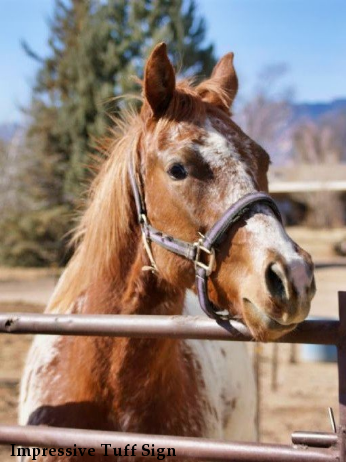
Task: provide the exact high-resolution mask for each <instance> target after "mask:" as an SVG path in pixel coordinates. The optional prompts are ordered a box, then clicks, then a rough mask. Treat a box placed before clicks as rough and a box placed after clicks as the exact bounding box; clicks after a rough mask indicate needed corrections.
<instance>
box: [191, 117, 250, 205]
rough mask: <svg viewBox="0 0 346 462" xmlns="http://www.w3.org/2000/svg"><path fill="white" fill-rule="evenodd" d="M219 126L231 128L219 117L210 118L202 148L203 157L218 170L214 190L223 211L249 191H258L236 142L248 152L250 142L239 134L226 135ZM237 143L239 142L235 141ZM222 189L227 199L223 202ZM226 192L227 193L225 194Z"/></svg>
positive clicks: (200, 148) (224, 128) (213, 198)
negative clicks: (221, 197)
mask: <svg viewBox="0 0 346 462" xmlns="http://www.w3.org/2000/svg"><path fill="white" fill-rule="evenodd" d="M215 126H219V127H220V129H222V131H223V132H224V133H227V128H226V127H224V126H223V124H222V122H220V121H219V120H218V119H215V120H213V121H211V120H210V119H207V120H206V123H205V126H204V128H205V131H206V132H207V136H206V139H205V140H204V143H203V145H202V146H198V151H199V153H200V154H201V156H202V158H203V160H204V161H205V162H206V163H207V164H208V165H209V167H210V168H211V170H212V171H213V172H216V181H215V186H214V188H213V190H212V191H211V195H212V196H213V197H212V200H214V201H215V206H216V207H218V208H220V210H221V211H222V210H226V209H227V208H228V207H230V206H231V205H232V204H234V202H236V201H237V200H238V199H240V198H241V197H242V196H244V195H245V194H248V193H250V192H254V191H255V185H254V181H253V179H252V177H251V175H250V174H249V172H248V166H247V165H246V163H245V160H244V159H243V158H242V157H241V154H240V153H239V152H238V150H237V149H236V144H237V145H241V146H242V150H243V151H244V152H247V153H249V149H250V147H249V143H247V142H246V140H245V139H244V140H243V139H241V138H240V137H239V136H238V135H237V134H236V133H229V132H228V133H227V135H223V134H222V133H220V132H219V131H218V130H217V129H216V128H215ZM235 142H236V143H235ZM220 190H222V192H223V196H224V201H222V202H220V197H219V196H220ZM225 192H226V194H224V193H225Z"/></svg>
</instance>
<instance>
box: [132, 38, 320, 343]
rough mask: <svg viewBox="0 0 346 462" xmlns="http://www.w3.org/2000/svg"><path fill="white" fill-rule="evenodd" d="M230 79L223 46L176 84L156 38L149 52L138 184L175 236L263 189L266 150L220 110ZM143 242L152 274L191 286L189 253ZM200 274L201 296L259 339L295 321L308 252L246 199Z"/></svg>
mask: <svg viewBox="0 0 346 462" xmlns="http://www.w3.org/2000/svg"><path fill="white" fill-rule="evenodd" d="M237 87H238V82H237V76H236V73H235V70H234V67H233V54H232V53H230V54H227V55H226V56H224V57H223V58H222V59H221V60H220V61H219V63H218V64H217V65H216V67H215V69H214V71H213V74H212V76H211V78H210V79H209V80H206V81H204V82H203V83H201V84H199V85H198V86H196V87H192V86H191V85H190V84H189V83H188V82H183V83H180V84H176V80H175V73H174V70H173V67H172V65H171V63H170V61H169V59H168V57H167V53H166V46H165V45H164V44H161V45H158V46H157V47H156V48H155V50H154V51H153V52H152V54H151V56H150V58H149V60H148V63H147V65H146V69H145V77H144V96H145V101H144V104H143V107H142V111H141V117H142V120H143V123H144V128H143V131H142V133H141V136H140V139H139V146H138V149H139V152H140V162H141V173H142V177H143V180H142V181H143V186H144V188H143V189H144V191H145V202H146V206H147V211H148V218H149V220H150V223H151V224H152V225H153V226H155V227H156V228H158V229H159V230H161V231H164V232H165V233H167V234H170V235H171V236H174V237H175V238H179V239H183V240H184V241H188V242H194V241H196V238H198V233H203V234H204V233H205V232H206V231H208V230H209V229H210V228H211V227H212V226H213V225H214V223H215V222H216V221H217V220H218V219H219V218H220V216H222V214H223V213H224V212H225V210H226V209H227V208H229V207H230V206H231V205H232V204H233V203H234V202H235V201H237V200H238V199H239V198H241V197H242V196H244V195H245V194H248V193H251V192H256V191H267V189H268V184H267V170H268V165H269V156H268V154H267V153H266V152H265V151H264V150H263V149H262V148H261V147H260V146H259V145H258V144H256V143H255V142H254V141H253V140H252V139H250V138H249V137H248V136H247V135H246V134H245V133H244V132H243V131H242V130H241V129H240V128H239V127H238V125H237V124H236V123H235V122H234V121H233V120H232V118H231V116H230V113H229V108H230V106H231V105H232V102H233V100H234V97H235V95H236V93H237ZM152 250H153V254H154V258H155V261H156V264H157V267H158V269H159V277H161V278H163V279H165V280H167V281H169V282H170V283H171V284H173V285H175V286H177V287H178V286H179V287H183V288H190V287H192V286H193V283H194V268H193V264H192V263H191V262H190V261H188V260H185V259H183V258H181V257H179V256H176V255H174V254H173V253H170V252H167V250H165V249H162V248H161V247H159V246H157V245H155V244H153V245H152ZM208 284H209V297H210V299H211V300H212V301H213V302H214V303H215V304H216V305H217V306H219V307H222V308H223V309H227V310H229V311H230V312H231V313H232V314H233V315H234V316H236V317H239V318H241V319H243V320H244V322H245V323H246V324H247V326H248V327H249V329H250V330H251V332H252V333H253V335H254V336H255V337H256V338H258V339H261V340H268V339H275V338H278V337H280V336H281V335H283V334H284V333H286V332H288V331H290V330H292V329H293V328H294V327H295V326H296V325H297V324H298V323H300V322H301V321H303V320H304V319H305V318H306V316H307V315H308V313H309V309H310V302H311V299H312V297H313V295H314V292H315V282H314V276H313V265H312V261H311V258H310V256H309V254H307V253H306V252H305V251H304V250H302V249H301V248H300V247H299V246H298V245H297V244H296V243H295V242H293V241H292V240H291V239H290V238H289V237H288V235H287V234H286V232H285V230H284V228H283V226H282V224H281V223H280V221H279V220H278V218H277V217H276V216H275V214H274V213H273V211H272V210H271V209H270V208H269V207H267V206H265V205H255V206H253V207H252V208H251V210H250V211H249V212H248V213H247V214H245V215H244V216H243V217H242V219H241V220H239V221H238V222H237V223H236V225H234V226H232V227H231V228H230V230H229V232H227V235H226V238H225V239H224V240H223V242H222V244H221V245H220V247H219V249H218V251H217V253H216V268H215V271H214V272H213V273H212V274H211V276H210V279H209V283H208Z"/></svg>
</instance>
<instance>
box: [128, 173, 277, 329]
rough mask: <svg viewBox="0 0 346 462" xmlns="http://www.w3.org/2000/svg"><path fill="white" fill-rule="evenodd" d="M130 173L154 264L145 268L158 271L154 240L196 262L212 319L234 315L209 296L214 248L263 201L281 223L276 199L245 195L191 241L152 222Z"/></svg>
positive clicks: (198, 283) (199, 289)
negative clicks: (176, 235)
mask: <svg viewBox="0 0 346 462" xmlns="http://www.w3.org/2000/svg"><path fill="white" fill-rule="evenodd" d="M129 176H130V182H131V187H132V192H133V196H134V199H135V203H136V209H137V214H138V221H139V224H140V226H141V230H142V237H143V242H144V246H145V249H146V251H147V254H148V257H149V260H150V263H151V266H146V267H144V269H147V270H152V271H153V272H155V271H158V269H157V266H156V264H155V261H154V258H153V255H152V252H151V247H150V243H151V242H155V243H156V244H158V245H160V246H161V247H163V248H165V249H167V250H169V251H170V252H173V253H175V254H177V255H180V256H182V257H185V258H186V259H188V260H191V261H193V262H194V265H195V278H196V289H197V294H198V299H199V303H200V305H201V308H202V310H203V311H204V312H205V313H206V314H207V315H208V316H209V317H210V318H213V319H216V320H217V321H219V322H220V321H225V320H228V319H230V318H231V314H230V313H229V312H227V314H224V311H225V310H220V309H219V308H218V307H217V306H215V305H214V304H213V303H212V302H211V301H210V300H209V297H208V277H209V276H210V275H211V273H212V272H213V271H214V269H215V250H216V248H217V245H218V244H220V242H221V241H222V239H223V238H225V236H226V233H227V232H228V231H229V229H230V228H231V227H232V226H233V225H234V224H235V223H236V222H237V221H238V220H239V219H240V218H241V217H243V216H244V215H245V214H246V213H247V212H248V211H250V210H251V208H252V207H253V206H254V205H256V204H263V205H266V206H267V207H269V208H270V209H271V210H272V211H273V212H274V214H275V216H276V217H277V218H278V219H279V221H280V222H282V218H281V214H280V212H279V209H278V207H277V205H276V204H275V202H274V201H273V199H272V198H271V197H270V196H269V195H268V194H266V193H263V192H255V193H250V194H246V195H244V196H243V197H241V198H240V199H239V200H238V201H236V202H235V203H234V204H233V205H231V206H230V207H229V208H228V209H227V210H226V212H225V213H224V214H223V215H222V216H221V218H220V219H219V220H218V221H217V222H216V223H215V224H214V226H213V227H212V228H211V229H210V230H209V231H208V232H207V233H206V235H205V236H203V235H201V234H200V238H199V239H198V240H197V241H196V242H193V243H190V242H186V241H182V240H180V239H176V238H174V237H172V236H169V235H168V234H166V233H164V232H162V231H159V230H157V229H156V228H154V227H153V226H151V225H150V223H149V221H148V217H147V211H146V207H145V202H144V199H143V195H142V194H141V192H140V189H139V187H138V182H137V180H136V177H135V173H134V170H133V167H132V165H130V167H129ZM203 254H205V258H206V259H207V260H208V263H207V264H206V263H204V262H203V261H202V259H201V258H202V255H203ZM222 311H223V312H222Z"/></svg>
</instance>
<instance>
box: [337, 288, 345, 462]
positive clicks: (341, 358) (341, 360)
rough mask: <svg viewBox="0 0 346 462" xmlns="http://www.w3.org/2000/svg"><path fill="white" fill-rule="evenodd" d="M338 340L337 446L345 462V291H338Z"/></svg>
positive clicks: (341, 461) (342, 460)
mask: <svg viewBox="0 0 346 462" xmlns="http://www.w3.org/2000/svg"><path fill="white" fill-rule="evenodd" d="M338 295H339V318H340V332H339V337H340V341H339V343H338V375H339V430H338V431H339V448H340V462H346V292H339V293H338Z"/></svg>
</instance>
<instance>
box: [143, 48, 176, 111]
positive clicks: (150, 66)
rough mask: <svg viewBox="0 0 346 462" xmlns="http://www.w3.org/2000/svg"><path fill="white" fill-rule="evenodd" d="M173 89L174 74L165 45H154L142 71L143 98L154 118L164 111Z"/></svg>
mask: <svg viewBox="0 0 346 462" xmlns="http://www.w3.org/2000/svg"><path fill="white" fill-rule="evenodd" d="M174 89H175V73H174V69H173V66H172V64H171V62H170V60H169V58H168V55H167V46H166V44H165V43H160V44H158V45H156V47H155V48H154V50H153V51H152V53H151V55H150V56H149V59H148V61H147V64H146V66H145V71H144V96H145V98H146V100H147V101H148V103H149V105H150V107H151V109H152V110H153V113H154V115H155V116H156V117H160V116H162V115H163V114H164V112H165V111H166V109H167V107H168V105H169V103H170V101H171V99H172V97H173V94H174Z"/></svg>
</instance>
